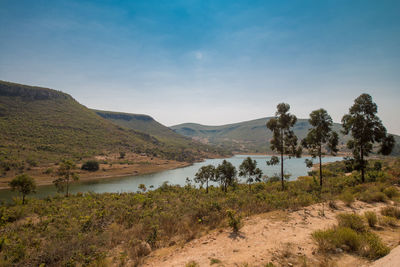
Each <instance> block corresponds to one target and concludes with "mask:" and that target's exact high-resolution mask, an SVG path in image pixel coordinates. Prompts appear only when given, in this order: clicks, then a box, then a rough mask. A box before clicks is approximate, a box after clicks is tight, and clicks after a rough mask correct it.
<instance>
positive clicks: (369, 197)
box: [359, 190, 387, 203]
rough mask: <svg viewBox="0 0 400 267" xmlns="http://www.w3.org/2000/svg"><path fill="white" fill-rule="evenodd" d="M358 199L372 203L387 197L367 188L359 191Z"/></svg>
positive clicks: (382, 200) (384, 200)
mask: <svg viewBox="0 0 400 267" xmlns="http://www.w3.org/2000/svg"><path fill="white" fill-rule="evenodd" d="M359 199H360V200H361V201H363V202H367V203H374V202H386V200H387V197H386V195H385V194H384V193H382V192H380V191H371V190H367V191H364V192H361V194H360V196H359Z"/></svg>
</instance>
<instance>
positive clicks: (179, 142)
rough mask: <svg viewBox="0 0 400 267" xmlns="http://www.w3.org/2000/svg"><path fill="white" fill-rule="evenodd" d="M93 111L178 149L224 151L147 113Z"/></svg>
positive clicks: (117, 123)
mask: <svg viewBox="0 0 400 267" xmlns="http://www.w3.org/2000/svg"><path fill="white" fill-rule="evenodd" d="M94 111H95V112H96V113H97V114H98V115H99V116H101V117H103V118H104V119H107V120H109V121H111V122H113V123H114V124H116V125H119V126H121V127H126V128H128V129H132V130H135V131H138V132H142V133H146V134H149V135H151V136H153V137H155V138H157V139H158V140H160V141H162V142H164V143H166V144H169V145H171V146H176V147H178V148H180V149H193V150H197V151H207V152H214V153H221V154H223V153H224V151H222V150H221V149H217V148H216V147H211V146H208V145H205V144H202V143H200V142H196V141H193V139H192V138H189V137H185V136H183V135H181V134H178V133H176V132H174V131H173V130H171V129H170V128H168V127H166V126H164V125H162V124H161V123H159V122H158V121H156V120H154V119H153V118H152V117H150V116H148V115H143V114H131V113H122V112H112V111H102V110H94Z"/></svg>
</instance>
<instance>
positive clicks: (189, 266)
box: [185, 261, 200, 267]
mask: <svg viewBox="0 0 400 267" xmlns="http://www.w3.org/2000/svg"><path fill="white" fill-rule="evenodd" d="M199 266H200V265H199V264H198V263H197V262H195V261H189V262H188V263H186V264H185V267H199Z"/></svg>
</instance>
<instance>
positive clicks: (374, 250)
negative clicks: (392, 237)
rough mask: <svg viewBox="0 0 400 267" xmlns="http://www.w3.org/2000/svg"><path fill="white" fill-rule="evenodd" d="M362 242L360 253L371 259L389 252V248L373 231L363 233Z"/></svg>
mask: <svg viewBox="0 0 400 267" xmlns="http://www.w3.org/2000/svg"><path fill="white" fill-rule="evenodd" d="M362 243H363V245H362V246H361V248H360V254H361V255H362V256H364V257H367V258H369V259H371V260H375V259H379V258H381V257H383V256H386V255H387V254H389V252H390V248H389V247H388V246H386V245H385V244H383V243H382V240H381V239H380V238H379V237H378V236H377V235H376V234H374V233H370V232H368V233H364V234H363V242H362Z"/></svg>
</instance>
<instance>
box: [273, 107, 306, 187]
mask: <svg viewBox="0 0 400 267" xmlns="http://www.w3.org/2000/svg"><path fill="white" fill-rule="evenodd" d="M289 110H290V106H289V104H286V103H280V104H278V105H277V111H276V113H275V118H272V119H270V120H269V121H268V122H267V128H268V129H270V130H271V131H272V133H273V137H272V139H271V141H270V143H271V149H272V150H273V151H276V152H278V153H280V156H281V158H280V160H279V158H278V157H276V156H273V157H272V158H271V160H270V161H267V164H268V165H275V164H278V163H279V161H280V163H281V182H282V190H284V189H285V184H284V174H283V156H284V155H286V156H288V157H289V158H290V157H300V156H301V147H300V146H298V145H297V136H296V135H295V134H294V132H293V130H292V128H293V126H294V125H295V124H296V122H297V118H296V116H295V115H292V114H290V113H289Z"/></svg>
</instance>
